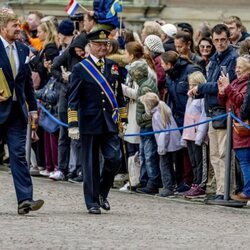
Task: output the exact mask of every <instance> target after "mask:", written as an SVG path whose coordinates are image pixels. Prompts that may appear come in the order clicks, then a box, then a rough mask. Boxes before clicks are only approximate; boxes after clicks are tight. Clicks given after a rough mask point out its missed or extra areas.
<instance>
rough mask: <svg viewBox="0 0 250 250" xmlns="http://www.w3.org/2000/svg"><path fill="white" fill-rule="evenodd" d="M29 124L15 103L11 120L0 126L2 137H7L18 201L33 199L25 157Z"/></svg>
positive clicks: (0, 135)
mask: <svg viewBox="0 0 250 250" xmlns="http://www.w3.org/2000/svg"><path fill="white" fill-rule="evenodd" d="M26 132H27V124H26V121H25V119H24V117H22V115H21V110H20V107H19V103H17V102H13V104H12V108H11V113H10V116H9V118H8V119H7V121H6V122H5V123H4V124H1V125H0V137H3V136H5V137H6V142H7V145H8V149H9V155H10V167H11V173H12V177H13V181H14V186H15V190H16V196H17V201H18V202H21V201H24V200H31V199H33V197H32V195H33V186H32V180H31V177H30V173H29V168H28V165H27V161H26V157H25V144H26Z"/></svg>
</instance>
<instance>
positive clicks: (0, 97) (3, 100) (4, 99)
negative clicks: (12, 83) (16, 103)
mask: <svg viewBox="0 0 250 250" xmlns="http://www.w3.org/2000/svg"><path fill="white" fill-rule="evenodd" d="M3 92H4V91H3V90H2V89H1V90H0V102H5V101H6V100H8V98H9V97H8V98H6V97H4V96H3Z"/></svg>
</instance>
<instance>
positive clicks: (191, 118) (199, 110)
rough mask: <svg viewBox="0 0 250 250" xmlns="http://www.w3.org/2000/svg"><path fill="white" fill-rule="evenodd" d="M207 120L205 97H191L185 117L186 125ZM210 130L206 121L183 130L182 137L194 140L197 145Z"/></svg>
mask: <svg viewBox="0 0 250 250" xmlns="http://www.w3.org/2000/svg"><path fill="white" fill-rule="evenodd" d="M206 120H207V116H206V112H205V106H204V99H193V98H191V97H190V98H189V100H188V102H187V105H186V111H185V117H184V126H189V125H193V124H196V123H199V122H203V121H206ZM207 131H208V123H204V124H201V125H198V126H195V127H191V128H187V129H184V130H183V134H182V139H183V140H189V141H194V142H195V144H196V145H199V146H200V145H201V144H202V142H203V141H204V140H205V138H206V135H207Z"/></svg>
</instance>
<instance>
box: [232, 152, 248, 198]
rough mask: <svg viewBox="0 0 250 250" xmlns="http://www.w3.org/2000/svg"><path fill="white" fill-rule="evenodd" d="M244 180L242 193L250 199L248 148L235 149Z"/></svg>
mask: <svg viewBox="0 0 250 250" xmlns="http://www.w3.org/2000/svg"><path fill="white" fill-rule="evenodd" d="M235 154H236V156H237V158H238V160H239V163H240V168H241V170H242V173H243V178H244V188H243V193H244V194H245V195H246V196H247V197H250V148H239V149H235Z"/></svg>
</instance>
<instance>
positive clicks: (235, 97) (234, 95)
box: [218, 77, 250, 149]
mask: <svg viewBox="0 0 250 250" xmlns="http://www.w3.org/2000/svg"><path fill="white" fill-rule="evenodd" d="M248 80H249V77H244V78H242V79H240V80H239V79H236V80H234V81H233V82H232V83H231V84H229V85H228V86H227V87H226V89H225V93H224V94H218V101H219V103H220V104H221V105H222V106H224V107H226V110H227V111H229V110H230V109H231V110H232V111H233V112H234V113H235V115H236V116H238V117H240V107H241V105H242V103H243V100H244V97H245V95H246V91H247V83H248ZM248 147H250V136H245V137H240V136H238V134H237V133H236V132H235V131H233V148H234V149H237V148H248Z"/></svg>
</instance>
